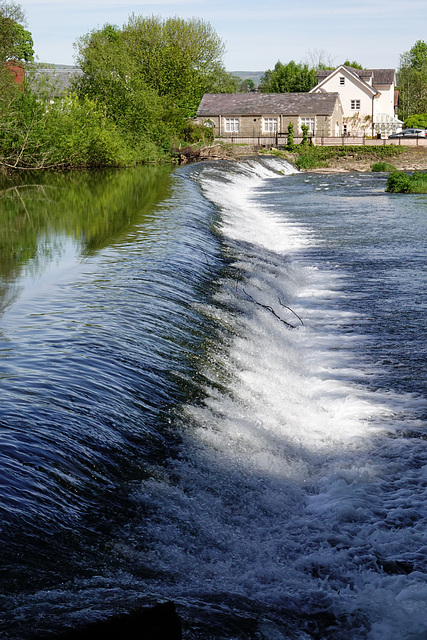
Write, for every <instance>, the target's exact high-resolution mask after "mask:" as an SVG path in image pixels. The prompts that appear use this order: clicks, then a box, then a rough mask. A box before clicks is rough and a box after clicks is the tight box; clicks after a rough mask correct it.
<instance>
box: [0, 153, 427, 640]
mask: <svg viewBox="0 0 427 640" xmlns="http://www.w3.org/2000/svg"><path fill="white" fill-rule="evenodd" d="M144 171H147V172H148V171H151V173H150V175H149V176H148V177H147V175H148V174H145V173H144ZM156 171H157V173H156ZM45 180H46V183H45V184H43V185H40V184H38V185H34V184H25V185H22V188H21V189H15V190H10V191H9V192H7V194H6V195H7V197H6V196H5V197H3V200H2V201H1V202H0V206H1V208H2V216H3V218H4V219H7V220H8V225H9V226H8V227H7V229H6V230H5V231H4V232H3V237H4V238H5V237H6V238H9V240H10V241H8V242H6V241H2V245H1V248H2V256H1V261H2V262H1V264H2V276H1V281H0V292H1V296H2V298H1V308H2V310H3V311H2V316H1V324H0V358H1V360H0V365H1V382H0V385H1V409H0V514H1V536H2V538H1V540H2V545H1V550H0V560H1V574H0V579H1V583H0V589H1V591H0V634H1V637H2V638H5V639H8V640H22V639H27V638H33V637H35V636H36V637H38V636H40V635H43V634H44V633H47V632H49V631H54V630H58V629H62V628H66V627H69V626H78V625H79V624H80V623H82V622H85V621H91V620H97V619H100V618H105V617H107V616H108V615H109V614H111V613H113V612H117V611H127V610H130V609H131V608H132V607H134V606H138V605H141V604H142V605H144V604H152V603H156V602H161V601H165V600H173V601H174V602H175V603H176V606H177V610H178V613H179V614H180V616H181V619H182V622H183V628H184V638H198V637H200V638H216V639H218V640H219V639H221V640H232V639H233V640H237V639H241V640H243V639H246V640H249V639H253V640H263V639H265V640H280V639H287V640H311V639H313V640H315V639H322V638H325V639H332V640H344V639H345V640H348V639H349V638H351V639H352V640H354V639H360V640H361V639H367V640H397V639H399V640H422V639H424V638H426V637H427V619H426V616H425V609H426V606H427V447H426V436H427V432H426V429H425V426H426V416H427V390H426V346H425V345H426V338H427V335H426V333H427V332H426V323H425V313H426V294H425V290H426V264H425V259H426V244H427V216H426V205H427V197H426V196H423V195H413V196H412V195H394V194H387V193H385V181H386V177H385V175H384V174H338V175H315V174H303V173H298V172H296V171H295V169H294V168H293V167H292V166H291V165H289V164H287V163H286V162H284V161H282V160H279V159H275V158H272V157H269V158H264V159H259V158H258V159H249V160H247V161H244V162H235V163H227V162H224V163H221V162H218V163H201V164H196V165H193V166H191V167H186V168H184V169H180V170H177V171H175V172H173V173H172V174H170V175H169V174H168V173H167V172H166V173H165V172H163V173H162V172H161V171H160V172H159V170H154V169H153V170H151V169H150V170H148V169H147V170H145V169H141V170H138V171H136V172H127V173H123V174H121V173H120V172H119V173H116V174H107V175H102V174H100V175H99V176H93V177H88V176H87V174H85V176H84V177H83V178H82V177H81V176H80V177H73V176H69V177H67V184H65V185H64V184H62V182H61V180H63V181H65V178H60V177H54V178H50V179H47V178H46V179H45ZM49 180H51V181H52V182H49ZM73 180H77V181H78V184H79V190H78V192H79V196H78V197H77V195H76V193H77V191H76V190H75V187H74V185H73ZM82 181H83V183H82ZM68 183H69V184H68ZM71 192H72V193H73V196H72V197H71V196H70V193H71ZM3 193H4V194H5V193H6V192H3ZM28 193H29V195H28ZM58 194H59V195H58ZM61 194H62V195H61ZM35 200H38V201H39V203H40V202H41V203H42V209H37V212H36V210H34V211H33V210H32V209H31V203H34V201H35ZM41 210H42V213H40V211H41ZM95 214H96V215H95ZM36 219H37V221H36ZM18 228H19V230H20V233H21V230H22V235H19V236H18V235H17V236H16V237H15V235H14V234H15V232H16V230H17V229H18Z"/></svg>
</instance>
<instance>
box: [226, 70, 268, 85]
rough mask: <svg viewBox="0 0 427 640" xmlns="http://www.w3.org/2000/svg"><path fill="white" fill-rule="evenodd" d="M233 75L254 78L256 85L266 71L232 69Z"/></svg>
mask: <svg viewBox="0 0 427 640" xmlns="http://www.w3.org/2000/svg"><path fill="white" fill-rule="evenodd" d="M230 73H231V75H232V76H237V77H238V78H241V79H242V80H253V82H254V84H255V86H258V85H259V83H260V81H261V77H262V76H263V75H264V73H265V72H264V71H230Z"/></svg>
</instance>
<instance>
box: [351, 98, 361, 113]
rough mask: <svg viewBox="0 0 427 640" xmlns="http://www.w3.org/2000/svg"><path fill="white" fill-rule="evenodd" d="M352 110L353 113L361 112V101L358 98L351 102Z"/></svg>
mask: <svg viewBox="0 0 427 640" xmlns="http://www.w3.org/2000/svg"><path fill="white" fill-rule="evenodd" d="M350 109H351V110H352V111H360V100H358V99H357V98H356V99H354V100H350Z"/></svg>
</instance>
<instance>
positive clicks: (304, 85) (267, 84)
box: [260, 60, 317, 93]
mask: <svg viewBox="0 0 427 640" xmlns="http://www.w3.org/2000/svg"><path fill="white" fill-rule="evenodd" d="M316 84H317V79H316V70H315V69H314V68H310V67H309V66H308V65H307V64H304V63H301V62H300V63H296V62H294V61H293V60H291V61H290V62H288V63H287V64H283V63H282V62H280V60H279V61H278V62H276V64H275V67H274V69H273V70H270V69H268V70H267V71H266V72H265V73H264V75H263V76H262V78H261V83H260V90H261V91H262V92H263V93H293V92H307V91H310V89H312V88H313V87H315V86H316Z"/></svg>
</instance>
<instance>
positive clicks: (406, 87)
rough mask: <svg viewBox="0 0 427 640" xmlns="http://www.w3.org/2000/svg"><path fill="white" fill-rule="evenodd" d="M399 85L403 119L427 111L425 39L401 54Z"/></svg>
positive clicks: (426, 52)
mask: <svg viewBox="0 0 427 640" xmlns="http://www.w3.org/2000/svg"><path fill="white" fill-rule="evenodd" d="M398 86H399V116H400V118H401V119H402V120H406V119H407V118H408V116H411V115H414V114H420V113H421V114H422V113H426V112H427V44H426V43H425V42H424V41H423V40H417V42H416V43H415V44H414V46H413V47H412V48H411V49H410V50H409V51H406V52H405V53H403V54H402V55H401V56H400V66H399V69H398Z"/></svg>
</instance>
